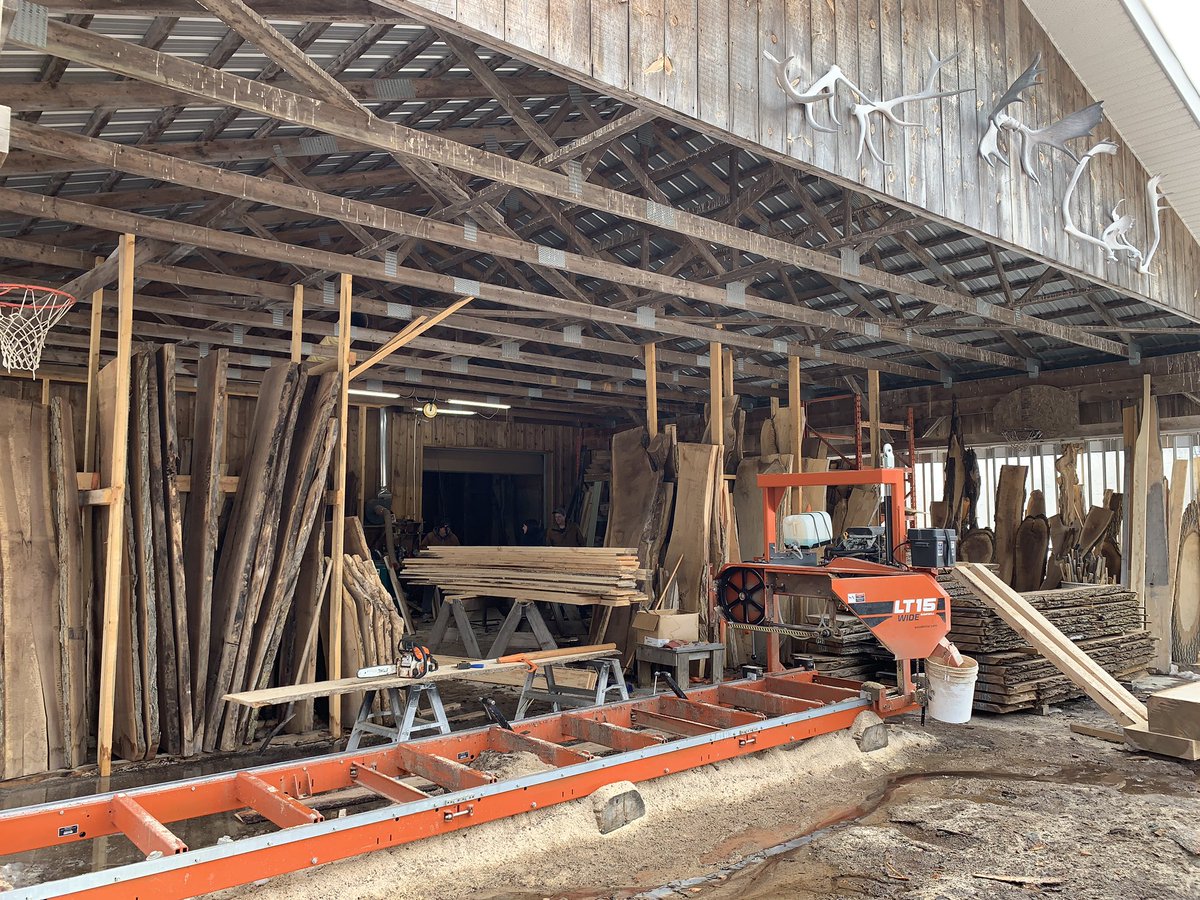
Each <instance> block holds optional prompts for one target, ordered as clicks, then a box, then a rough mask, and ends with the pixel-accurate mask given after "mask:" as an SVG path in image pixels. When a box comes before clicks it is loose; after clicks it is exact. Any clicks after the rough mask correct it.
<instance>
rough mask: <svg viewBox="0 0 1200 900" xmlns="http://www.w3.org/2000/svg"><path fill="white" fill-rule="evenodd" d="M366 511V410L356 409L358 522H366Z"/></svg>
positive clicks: (363, 408)
mask: <svg viewBox="0 0 1200 900" xmlns="http://www.w3.org/2000/svg"><path fill="white" fill-rule="evenodd" d="M366 511H367V408H366V407H365V406H360V407H359V408H358V521H360V522H365V521H366Z"/></svg>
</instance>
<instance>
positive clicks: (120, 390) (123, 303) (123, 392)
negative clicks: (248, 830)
mask: <svg viewBox="0 0 1200 900" xmlns="http://www.w3.org/2000/svg"><path fill="white" fill-rule="evenodd" d="M119 246H120V255H119V269H118V276H117V277H118V280H117V361H116V366H117V369H116V372H117V377H116V391H117V396H116V398H115V400H114V403H113V409H114V414H113V421H114V425H113V451H112V460H111V464H110V467H109V470H108V472H106V473H105V478H106V484H105V487H107V488H108V489H109V490H110V491H111V492H112V493H111V502H110V504H109V511H108V546H107V548H106V553H105V560H104V612H103V616H102V619H101V622H102V627H101V632H100V721H99V723H98V724H99V727H98V729H97V735H96V761H97V765H98V766H99V769H100V776H101V777H102V778H106V777H108V775H109V774H111V772H112V744H113V717H114V712H115V705H116V686H117V684H116V682H117V678H116V676H117V629H118V625H119V621H120V615H121V578H122V575H123V566H122V562H123V561H124V558H125V540H124V538H125V464H126V457H127V455H128V453H129V372H130V356H131V353H130V348H131V345H132V343H133V255H134V250H135V248H134V237H133V235H132V234H123V235H121V239H120V245H119Z"/></svg>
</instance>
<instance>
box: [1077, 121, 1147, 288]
mask: <svg viewBox="0 0 1200 900" xmlns="http://www.w3.org/2000/svg"><path fill="white" fill-rule="evenodd" d="M1116 152H1117V145H1116V144H1115V143H1113V142H1112V141H1101V142H1100V143H1098V144H1096V145H1095V146H1094V147H1092V148H1091V149H1090V150H1088V152H1087V153H1085V154H1083V156H1082V157H1080V159H1079V162H1078V163H1077V164H1076V165H1075V171H1074V172H1072V173H1071V180H1070V181H1069V182H1067V191H1066V193H1065V194H1063V201H1062V214H1063V230H1064V231H1066V232H1067V234H1069V235H1071V236H1072V237H1076V238H1079V240H1081V241H1087V242H1088V243H1089V244H1095V245H1096V246H1097V247H1100V248H1101V249H1102V250H1104V254H1105V258H1106V259H1108V260H1109V261H1110V262H1115V261H1116V259H1117V256H1118V254H1120V253H1124V254H1125V255H1126V256H1127V257H1128V258H1129V259H1131V260H1137V263H1138V267H1137V268H1138V272H1140V273H1141V274H1143V275H1149V274H1150V260H1152V259H1153V258H1154V254H1155V253H1157V252H1158V245H1159V242H1160V240H1161V237H1162V235H1161V230H1160V226H1159V213H1161V212H1162V211H1163V209H1165V207H1164V206H1162V205H1161V203H1160V202H1159V201H1161V200H1162V199H1163V195H1162V192H1161V191H1159V189H1158V184H1159V182H1160V181H1161V180H1162V176H1161V175H1155V176H1154V177H1153V178H1151V179H1150V180H1149V181H1148V182H1146V200H1147V203H1148V205H1149V209H1150V222H1151V227H1152V229H1153V231H1154V240H1153V241H1152V242H1151V244H1150V247H1149V249H1148V250H1147V251H1146V253H1144V254H1143V253H1142V251H1141V250H1140V249H1138V248H1137V247H1135V246H1134V245H1133V244H1132V243H1130V240H1129V234H1130V232H1132V231H1133V226H1134V218H1133V216H1131V215H1129V214H1128V213H1125V214H1123V215H1122V214H1121V212H1120V209H1121V204H1122V203H1124V202H1125V201H1124V199H1122V200H1118V201H1117V205H1116V206H1115V207H1113V211H1112V212H1111V213H1110V214H1109V216H1110V218H1111V220H1112V221H1110V222H1109V224H1108V225H1106V226H1105V228H1104V230H1103V231H1102V232H1100V236H1099V237H1096V235H1094V234H1088V233H1087V232H1086V231H1083V230H1081V229H1080V228H1079V227H1078V226H1077V225H1076V224H1075V219H1074V217H1073V216H1072V215H1071V198H1072V197H1074V196H1075V188H1076V187H1077V186H1078V185H1079V182H1080V180H1081V179H1082V178H1083V173H1084V172H1085V171H1086V170H1087V167H1088V164H1089V163H1090V162H1091V161H1092V159H1093V158H1094V157H1096V156H1100V155H1105V156H1112V155H1114V154H1116Z"/></svg>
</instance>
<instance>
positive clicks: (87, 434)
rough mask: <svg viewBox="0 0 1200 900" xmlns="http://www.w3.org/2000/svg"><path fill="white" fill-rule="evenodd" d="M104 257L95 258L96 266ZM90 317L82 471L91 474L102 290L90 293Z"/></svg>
mask: <svg viewBox="0 0 1200 900" xmlns="http://www.w3.org/2000/svg"><path fill="white" fill-rule="evenodd" d="M102 262H104V257H102V256H97V257H96V265H100V264H101V263H102ZM91 312H92V315H91V323H90V325H89V327H88V359H87V394H86V395H85V399H84V404H85V406H86V408H85V409H84V411H83V469H84V471H85V472H91V471H92V466H94V465H95V464H96V416H97V414H98V410H97V403H96V376H97V375H99V374H100V319H101V316H102V314H103V312H104V288H98V289H97V290H95V291H92V311H91Z"/></svg>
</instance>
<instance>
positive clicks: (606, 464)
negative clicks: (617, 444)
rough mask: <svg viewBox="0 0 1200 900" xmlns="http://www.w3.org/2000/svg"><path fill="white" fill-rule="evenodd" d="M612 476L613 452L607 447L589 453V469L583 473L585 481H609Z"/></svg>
mask: <svg viewBox="0 0 1200 900" xmlns="http://www.w3.org/2000/svg"><path fill="white" fill-rule="evenodd" d="M611 474H612V451H611V450H609V449H608V448H607V447H605V448H597V449H595V450H589V451H588V464H587V468H586V469H584V471H583V480H584V481H608V478H609V476H610V475H611Z"/></svg>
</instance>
